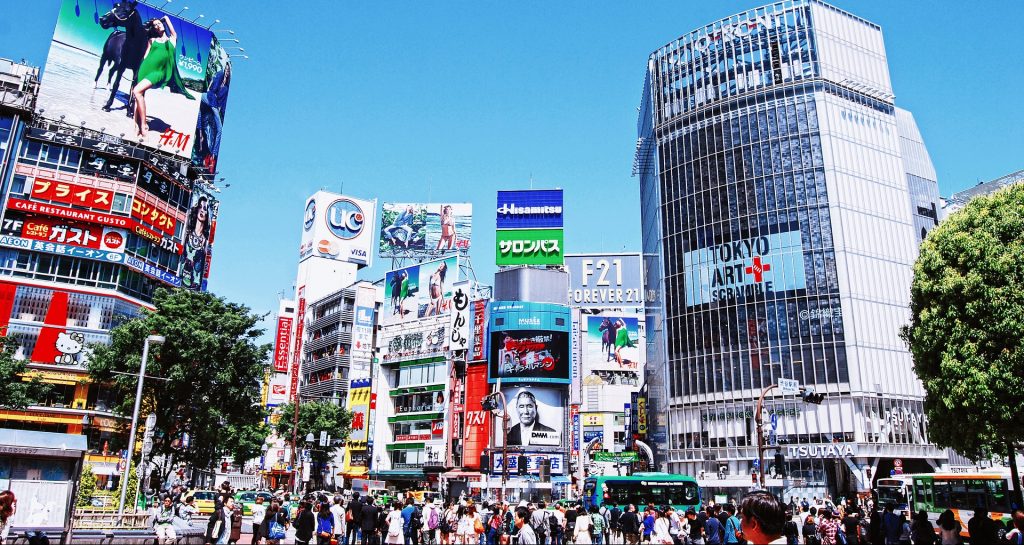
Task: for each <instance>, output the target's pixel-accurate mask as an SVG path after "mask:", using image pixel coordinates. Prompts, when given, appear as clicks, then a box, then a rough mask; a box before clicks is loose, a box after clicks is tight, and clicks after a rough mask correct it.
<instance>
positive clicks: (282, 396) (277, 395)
mask: <svg viewBox="0 0 1024 545" xmlns="http://www.w3.org/2000/svg"><path fill="white" fill-rule="evenodd" d="M269 387H270V389H269V391H268V392H267V405H280V404H282V403H285V402H287V401H288V375H287V374H285V373H273V374H272V375H271V377H270V385H269Z"/></svg>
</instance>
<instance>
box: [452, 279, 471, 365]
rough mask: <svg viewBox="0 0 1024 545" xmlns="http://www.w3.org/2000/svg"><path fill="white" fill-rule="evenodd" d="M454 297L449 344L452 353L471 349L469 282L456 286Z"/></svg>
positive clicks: (465, 281)
mask: <svg viewBox="0 0 1024 545" xmlns="http://www.w3.org/2000/svg"><path fill="white" fill-rule="evenodd" d="M454 287H455V294H454V295H453V296H452V313H451V315H450V316H449V327H448V331H449V332H450V333H449V338H448V340H449V343H448V347H449V348H448V349H449V350H451V351H453V352H454V351H456V350H468V349H469V291H468V288H469V281H468V280H463V281H462V282H458V283H456V284H455V286H454Z"/></svg>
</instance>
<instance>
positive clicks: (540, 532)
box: [530, 511, 551, 540]
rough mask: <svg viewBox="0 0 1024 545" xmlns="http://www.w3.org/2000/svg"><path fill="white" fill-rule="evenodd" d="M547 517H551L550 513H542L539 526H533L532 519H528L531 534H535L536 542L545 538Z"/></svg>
mask: <svg viewBox="0 0 1024 545" xmlns="http://www.w3.org/2000/svg"><path fill="white" fill-rule="evenodd" d="M549 516H551V513H548V512H547V511H544V513H543V514H542V516H541V519H540V524H538V525H536V526H534V525H533V517H532V516H531V517H530V527H531V528H533V533H535V534H537V539H538V540H540V539H541V538H543V537H544V536H546V535H547V533H548V524H549V522H548V517H549Z"/></svg>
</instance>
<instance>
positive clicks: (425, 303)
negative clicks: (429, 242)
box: [380, 256, 459, 326]
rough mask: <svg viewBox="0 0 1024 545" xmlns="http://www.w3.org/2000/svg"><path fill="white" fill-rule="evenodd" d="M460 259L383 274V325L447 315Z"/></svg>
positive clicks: (453, 258)
mask: <svg viewBox="0 0 1024 545" xmlns="http://www.w3.org/2000/svg"><path fill="white" fill-rule="evenodd" d="M458 279H459V258H458V257H457V256H451V257H447V258H445V259H439V260H436V261H428V262H426V263H420V264H418V265H411V266H409V267H405V268H403V269H396V270H393V271H389V272H388V273H387V274H386V275H384V308H383V312H382V315H381V316H380V323H381V324H382V325H385V326H387V325H394V324H401V323H406V322H411V321H413V320H419V319H421V318H429V317H431V316H447V315H448V314H449V313H450V312H451V309H452V295H453V293H454V285H455V282H456V281H457V280H458Z"/></svg>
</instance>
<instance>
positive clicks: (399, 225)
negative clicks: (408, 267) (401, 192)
mask: <svg viewBox="0 0 1024 545" xmlns="http://www.w3.org/2000/svg"><path fill="white" fill-rule="evenodd" d="M472 228H473V205H472V204H470V203H426V204H424V203H384V205H383V206H382V207H381V215H380V241H379V243H378V251H379V253H380V256H381V257H395V256H413V257H425V256H430V255H440V254H445V253H448V252H462V253H466V252H468V251H469V245H470V235H471V233H472Z"/></svg>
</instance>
